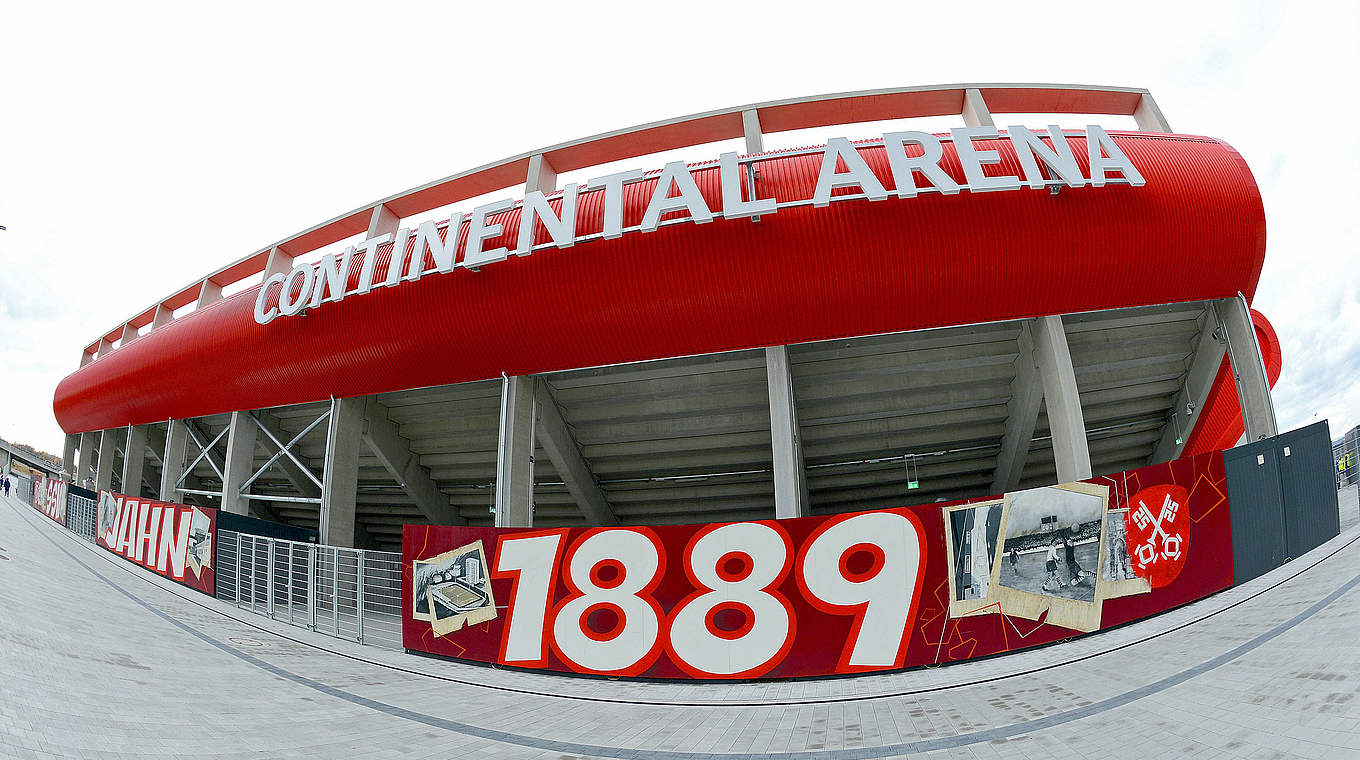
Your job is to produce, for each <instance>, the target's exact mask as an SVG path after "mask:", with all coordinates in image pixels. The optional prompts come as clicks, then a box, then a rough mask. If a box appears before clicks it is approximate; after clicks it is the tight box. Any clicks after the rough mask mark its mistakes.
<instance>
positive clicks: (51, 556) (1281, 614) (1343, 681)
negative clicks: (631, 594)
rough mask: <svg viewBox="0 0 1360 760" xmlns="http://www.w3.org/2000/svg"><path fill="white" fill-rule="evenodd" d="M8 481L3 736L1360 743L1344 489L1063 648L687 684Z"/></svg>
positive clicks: (279, 747) (1293, 747)
mask: <svg viewBox="0 0 1360 760" xmlns="http://www.w3.org/2000/svg"><path fill="white" fill-rule="evenodd" d="M0 502H4V503H0V546H3V547H5V552H4V553H5V555H6V556H8V557H10V558H11V559H10V560H8V561H0V757H76V758H116V757H190V756H192V757H195V758H237V757H242V758H244V757H348V756H362V757H365V758H368V757H373V758H420V757H487V758H502V757H504V758H521V757H552V758H560V757H630V756H636V757H656V756H667V755H666V754H665V753H684V754H685V755H687V756H696V757H697V756H703V755H704V753H713V754H714V755H717V756H723V757H746V756H758V755H768V754H771V753H807V754H806V755H805V756H807V757H892V756H907V755H908V754H910V751H911V750H934V751H931V752H928V753H926V755H925V756H932V757H933V756H939V757H950V758H994V757H1035V758H1039V757H1042V758H1086V757H1094V758H1102V760H1104V759H1105V758H1139V759H1140V760H1141V759H1143V758H1164V757H1165V758H1191V757H1193V758H1218V757H1222V758H1248V757H1249V758H1258V757H1279V758H1309V757H1328V758H1335V757H1343V758H1344V757H1360V706H1357V704H1360V700H1357V699H1355V698H1356V696H1357V691H1360V688H1358V683H1357V682H1360V668H1357V665H1358V664H1360V643H1357V641H1356V631H1357V630H1360V629H1358V628H1357V625H1356V623H1357V618H1358V617H1360V589H1355V588H1354V586H1353V585H1352V586H1350V587H1348V586H1347V584H1348V583H1350V582H1351V581H1352V580H1353V579H1355V578H1356V577H1357V576H1358V575H1360V543H1356V544H1350V543H1348V542H1350V541H1352V540H1354V539H1356V538H1357V537H1360V529H1357V528H1356V525H1355V523H1356V519H1355V516H1354V515H1350V514H1347V511H1346V510H1343V515H1345V518H1344V522H1343V524H1344V525H1345V526H1346V527H1345V530H1344V531H1343V535H1342V536H1341V537H1339V538H1338V539H1336V540H1334V541H1333V542H1331V543H1329V544H1328V545H1327V546H1324V547H1322V548H1320V549H1319V550H1317V551H1316V552H1314V553H1313V554H1312V555H1309V556H1307V557H1303V558H1300V559H1299V560H1296V561H1295V562H1293V563H1291V564H1290V565H1288V566H1286V567H1284V568H1281V569H1279V570H1276V571H1274V572H1273V573H1270V574H1268V575H1267V576H1264V577H1262V578H1260V579H1257V580H1256V581H1253V582H1252V583H1250V584H1246V585H1244V586H1242V587H1239V588H1236V589H1232V590H1230V591H1227V592H1224V593H1222V594H1219V595H1216V596H1215V597H1213V598H1211V599H1208V600H1205V601H1203V602H1200V603H1197V604H1194V605H1189V606H1187V607H1184V608H1181V609H1179V610H1176V611H1173V612H1171V613H1168V614H1166V615H1162V616H1159V617H1157V618H1154V619H1152V620H1148V621H1144V622H1142V623H1138V624H1135V625H1131V626H1126V627H1124V628H1121V629H1118V630H1116V631H1111V632H1106V633H1102V634H1098V635H1095V636H1089V637H1085V638H1082V639H1078V640H1075V641H1072V642H1069V643H1067V644H1063V645H1060V646H1052V647H1047V648H1044V649H1040V650H1036V651H1033V652H1025V653H1018V654H1014V655H1010V656H1006V657H1000V658H994V659H992V660H987V661H983V662H977V663H967V664H961V665H955V666H951V667H947V668H940V669H935V670H918V671H910V672H905V673H898V674H890V675H882V676H866V677H861V678H856V679H841V680H825V681H802V682H783V683H768V684H766V683H760V684H695V685H690V684H658V683H629V682H622V681H599V680H581V679H573V678H566V677H561V676H547V675H541V674H534V673H523V672H514V671H505V670H495V669H491V668H485V667H477V666H470V665H462V664H458V663H448V662H442V661H434V660H428V659H425V658H418V657H413V656H409V655H403V654H400V653H396V652H385V651H381V650H375V649H372V648H365V647H359V646H357V645H353V644H349V643H347V642H343V641H338V640H334V639H329V638H327V637H325V636H321V635H317V634H311V633H308V632H306V631H299V629H297V628H292V627H288V626H285V625H282V624H274V623H271V622H269V621H267V620H265V619H263V618H259V617H257V616H254V615H251V614H249V613H245V612H241V611H235V610H233V609H232V608H231V606H230V605H223V604H221V603H219V602H217V601H216V600H212V599H209V598H207V597H203V596H202V595H198V594H195V593H194V592H191V591H188V590H185V589H182V588H179V587H173V586H172V585H171V584H168V583H165V582H163V581H160V580H159V579H155V578H153V577H151V576H148V575H146V574H145V573H142V572H140V571H138V570H136V569H135V568H133V567H132V566H131V565H129V564H127V563H125V562H122V561H121V560H118V559H116V558H114V557H112V555H109V554H107V553H104V552H100V551H98V550H96V549H94V548H93V547H91V546H90V545H89V544H87V543H83V542H81V541H80V540H79V539H75V538H74V537H72V536H70V534H67V533H65V532H64V531H62V530H60V529H59V528H57V527H56V526H55V525H53V524H52V523H50V522H47V521H46V520H45V519H44V518H41V516H39V515H38V514H37V513H36V512H34V511H33V510H32V509H31V508H29V507H26V506H23V505H21V504H18V503H17V502H5V501H4V500H3V499H0ZM1351 511H1353V510H1351ZM1324 557H1325V559H1324ZM1267 637H1268V638H1267ZM1239 650H1240V651H1239ZM1235 652H1237V653H1236V654H1234V653H1235ZM923 742H924V744H923Z"/></svg>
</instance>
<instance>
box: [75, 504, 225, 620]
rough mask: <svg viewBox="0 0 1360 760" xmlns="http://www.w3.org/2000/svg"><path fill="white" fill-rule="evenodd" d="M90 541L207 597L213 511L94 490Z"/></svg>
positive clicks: (214, 531)
mask: <svg viewBox="0 0 1360 760" xmlns="http://www.w3.org/2000/svg"><path fill="white" fill-rule="evenodd" d="M95 543H96V544H98V545H99V546H102V547H104V548H105V549H108V550H109V551H111V552H113V553H114V554H117V555H119V556H121V557H123V558H124V559H127V560H128V561H130V562H134V563H136V564H138V565H141V566H142V567H144V568H146V569H148V570H151V571H152V572H155V573H157V574H160V575H163V576H165V577H166V578H170V579H171V580H174V581H178V582H180V583H183V584H184V585H186V586H188V587H190V588H193V589H197V590H199V591H202V592H203V593H205V594H208V595H212V594H213V592H214V590H215V586H214V574H213V561H214V559H215V557H216V544H217V510H216V509H213V508H211V507H191V506H186V505H184V504H172V503H168V502H164V501H155V500H152V499H138V498H136V497H132V496H125V495H123V494H117V493H111V492H109V491H100V492H99V521H98V523H97V524H96V528H95Z"/></svg>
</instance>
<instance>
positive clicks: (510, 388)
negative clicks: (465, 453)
mask: <svg viewBox="0 0 1360 760" xmlns="http://www.w3.org/2000/svg"><path fill="white" fill-rule="evenodd" d="M534 417H535V414H534V378H532V377H506V378H504V379H503V380H502V383H501V429H500V437H499V440H498V443H497V444H496V527H498V528H527V527H530V526H532V525H533V524H534V440H535V439H534Z"/></svg>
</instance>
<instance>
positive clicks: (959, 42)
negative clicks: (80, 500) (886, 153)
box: [0, 1, 1360, 453]
mask: <svg viewBox="0 0 1360 760" xmlns="http://www.w3.org/2000/svg"><path fill="white" fill-rule="evenodd" d="M2 18H3V24H0V72H3V78H0V108H3V111H2V112H0V225H5V226H7V227H8V230H7V231H5V232H0V320H3V331H0V367H3V370H0V373H2V374H0V392H2V393H3V398H4V399H5V403H4V406H3V410H2V411H0V436H3V437H5V438H7V439H10V440H19V441H24V442H28V443H31V444H33V445H36V446H40V447H43V448H46V449H47V450H49V451H52V452H57V453H59V452H60V451H61V439H62V433H61V431H60V429H59V428H58V427H57V424H56V421H55V419H54V418H53V415H52V393H53V390H54V389H55V387H56V384H57V382H58V380H60V379H61V378H62V377H63V376H65V375H66V374H68V373H69V372H71V371H73V370H74V369H75V368H76V366H77V364H78V360H79V356H80V351H81V349H82V348H83V347H84V346H85V345H87V344H88V343H90V342H91V341H92V340H93V339H94V338H95V337H96V336H97V335H99V334H100V333H101V332H103V331H105V330H108V329H110V328H112V327H113V326H114V325H115V324H116V323H117V322H119V321H121V320H123V319H126V318H128V317H129V316H131V315H132V314H133V313H135V312H137V311H140V310H141V309H143V308H145V307H146V306H148V305H150V304H151V303H152V302H153V301H154V300H156V299H158V298H161V297H163V296H165V295H167V294H169V293H170V292H172V291H174V290H176V289H178V288H180V287H183V286H184V285H186V284H188V283H189V282H191V281H193V280H196V279H199V278H201V277H202V276H204V275H205V274H207V273H209V272H210V271H211V270H213V269H215V268H217V267H219V266H221V265H223V264H226V263H228V262H230V261H233V260H235V259H237V258H239V257H241V256H243V255H245V254H248V253H251V252H253V251H255V250H258V249H260V248H262V247H264V246H266V245H268V244H269V243H271V242H273V241H275V240H277V239H279V238H282V237H285V236H287V235H289V234H292V233H295V232H297V231H299V230H301V229H304V228H306V227H309V226H311V225H313V224H315V223H317V222H320V221H323V220H325V219H329V218H331V217H332V216H335V215H336V214H338V213H341V212H344V211H348V210H350V209H352V208H356V207H358V206H361V205H363V204H366V203H369V202H372V201H374V200H377V199H378V198H380V197H383V196H386V195H389V194H391V193H394V192H397V191H400V190H403V189H406V188H408V187H411V186H414V185H418V184H421V183H424V182H427V181H429V180H432V179H436V178H439V177H443V176H446V175H449V174H452V173H454V172H457V171H461V170H463V169H467V168H470V167H473V166H477V165H480V164H483V163H486V162H489V161H492V160H495V159H499V158H502V157H505V156H508V155H511V154H516V153H520V152H523V151H526V150H529V149H532V148H537V147H543V146H546V145H550V144H553V143H557V142H561V141H564V140H569V139H574V138H578V137H584V136H587V135H591V134H595V133H598V132H603V131H606V130H611V129H617V128H620V127H625V126H630V125H633V124H639V123H643V122H647V121H652V120H656V119H663V118H669V117H674V116H679V115H683V114H688V113H693V112H698V111H705V110H709V109H714V108H721V107H726V106H733V105H739V104H743V103H749V102H756V101H763V100H772V99H777V98H786V97H794V96H801V95H810V94H817V93H828V92H838V91H845V90H860V89H869V88H877V87H891V86H902V85H918V84H943V83H954V82H1064V83H1081V84H1108V85H1125V86H1134V87H1146V88H1148V89H1150V90H1151V91H1152V93H1153V94H1154V96H1155V97H1156V98H1157V101H1158V103H1159V104H1160V105H1161V107H1162V110H1163V112H1164V113H1165V114H1166V115H1167V118H1168V120H1169V122H1170V123H1171V126H1172V128H1173V129H1175V130H1177V131H1180V132H1186V133H1193V134H1205V135H1211V136H1214V137H1218V138H1222V139H1224V140H1227V141H1228V142H1229V143H1231V144H1232V145H1233V146H1234V147H1236V148H1237V149H1238V150H1239V151H1240V152H1241V153H1242V155H1243V156H1245V158H1246V160H1247V162H1248V163H1249V164H1250V166H1251V168H1252V170H1253V171H1254V172H1255V174H1256V179H1257V181H1258V183H1259V184H1260V186H1261V190H1262V193H1263V195H1264V198H1265V205H1266V219H1267V224H1268V238H1269V242H1268V251H1267V255H1266V265H1265V272H1264V275H1263V277H1262V284H1261V287H1260V290H1259V292H1258V294H1257V299H1256V302H1255V304H1254V306H1255V307H1256V308H1258V309H1260V310H1261V311H1263V312H1264V313H1265V314H1266V315H1267V316H1268V317H1270V319H1271V321H1272V322H1273V323H1274V324H1275V326H1276V328H1277V329H1278V330H1279V333H1280V336H1281V339H1282V340H1283V343H1284V371H1283V376H1282V378H1281V381H1280V384H1279V385H1278V386H1277V387H1276V391H1275V396H1276V405H1277V409H1278V413H1279V416H1280V422H1281V426H1282V428H1292V427H1295V426H1297V425H1300V424H1304V423H1306V422H1309V421H1311V420H1313V419H1314V418H1315V417H1316V418H1317V419H1322V418H1330V420H1331V423H1332V431H1333V435H1334V436H1335V435H1338V434H1339V433H1341V432H1342V431H1344V430H1345V429H1347V428H1349V427H1350V426H1352V425H1354V424H1356V423H1357V422H1360V384H1357V383H1355V382H1354V381H1353V377H1354V373H1355V372H1356V371H1357V368H1360V329H1356V328H1357V327H1360V269H1357V264H1360V258H1358V257H1357V235H1356V233H1357V221H1356V217H1357V214H1360V184H1358V183H1357V179H1356V175H1357V169H1360V128H1358V127H1357V124H1358V123H1360V120H1357V109H1358V108H1360V99H1358V98H1357V97H1356V77H1357V72H1360V12H1358V11H1357V6H1356V4H1353V3H1320V4H1311V3H1302V2H1291V3H1288V4H1284V3H1242V4H1231V3H1224V4H1219V3H1187V2H1176V3H1165V4H1158V3H1147V2H1144V3H1138V4H1136V5H1129V4H1127V3H1121V4H1111V5H1109V6H1108V7H1106V8H1105V9H1104V10H1100V9H1098V8H1097V6H1096V5H1095V4H1088V3H1081V4H1077V5H1072V6H1054V5H1051V4H1048V5H1045V4H1032V3H1014V2H1008V3H996V4H989V3H983V2H972V3H968V4H967V6H966V9H965V8H964V7H963V6H961V5H959V4H956V3H933V4H929V5H926V4H917V3H905V2H900V1H899V2H890V3H882V4H875V3H855V4H850V5H845V4H836V3H815V4H808V5H806V6H803V5H800V4H797V3H778V4H770V5H768V6H765V7H757V6H754V5H752V6H745V5H742V4H739V3H732V2H724V3H696V2H683V3H641V2H627V3H619V4H595V5H592V4H590V3H584V2H577V3H552V4H545V5H543V6H541V7H539V6H536V5H535V4H533V3H478V4H471V3H457V4H454V3H432V4H418V3H399V2H384V3H359V4H345V3H336V2H329V3H324V4H321V3H318V4H315V5H311V6H302V5H297V6H294V5H292V4H289V3H280V2H277V1H275V2H269V3H239V2H238V3H230V4H200V3H167V4H163V5H149V4H140V3H127V4H122V3H117V4H115V3H97V4H88V5H82V4H65V3H18V2H13V3H7V4H6V6H5V8H4V12H3V16H2ZM1118 124H1119V123H1118V122H1115V125H1116V126H1117V125H1118ZM1036 126H1042V125H1036ZM846 132H847V130H844V129H842V130H839V133H842V134H844V133H846ZM715 155H716V154H715ZM703 157H709V158H711V157H715V156H703Z"/></svg>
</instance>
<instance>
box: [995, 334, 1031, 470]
mask: <svg viewBox="0 0 1360 760" xmlns="http://www.w3.org/2000/svg"><path fill="white" fill-rule="evenodd" d="M1015 348H1016V357H1015V381H1014V382H1012V383H1011V400H1010V402H1009V403H1007V404H1006V432H1005V434H1003V435H1002V437H1001V450H1000V451H998V452H997V455H996V474H995V475H993V476H992V487H991V492H992V493H995V494H1001V493H1005V492H1007V491H1014V490H1015V489H1016V487H1017V486H1019V485H1020V476H1021V475H1022V474H1024V472H1025V462H1026V460H1028V459H1029V449H1030V445H1031V443H1032V442H1033V440H1034V425H1035V424H1036V423H1037V422H1038V421H1039V410H1040V409H1042V408H1043V405H1044V385H1043V383H1042V382H1041V381H1040V380H1039V368H1038V367H1037V366H1035V360H1034V327H1033V325H1031V324H1030V323H1029V322H1021V323H1020V333H1019V334H1018V335H1017V336H1016V337H1015Z"/></svg>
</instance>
